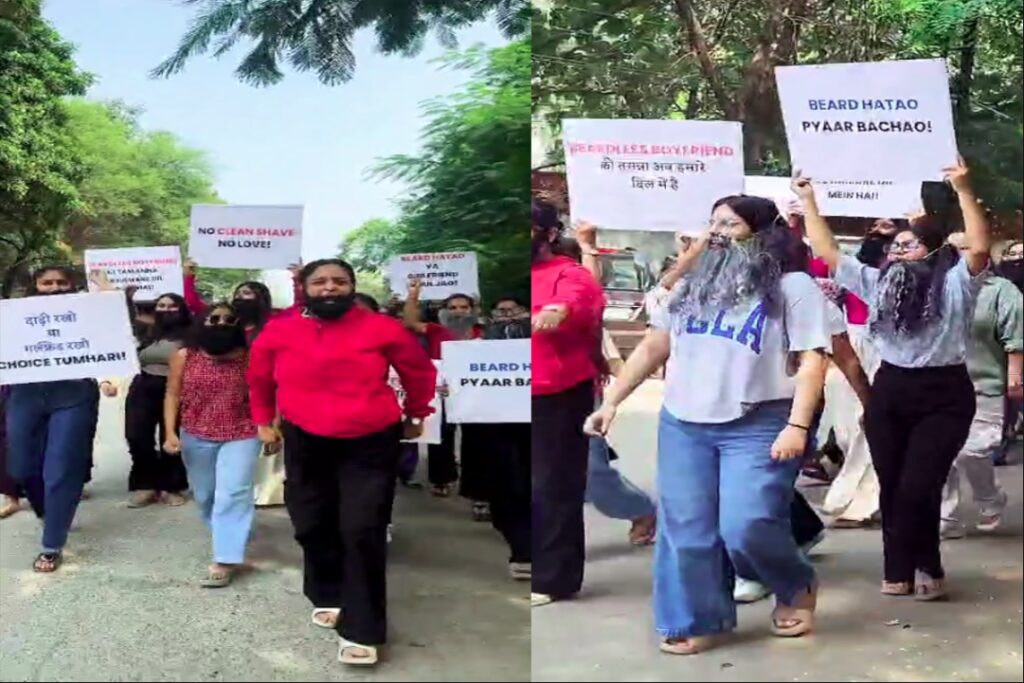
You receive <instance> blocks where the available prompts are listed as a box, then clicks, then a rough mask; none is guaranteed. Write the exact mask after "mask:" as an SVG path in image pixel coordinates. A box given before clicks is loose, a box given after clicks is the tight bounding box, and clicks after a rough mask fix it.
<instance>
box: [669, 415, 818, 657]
mask: <svg viewBox="0 0 1024 683" xmlns="http://www.w3.org/2000/svg"><path fill="white" fill-rule="evenodd" d="M790 407H791V404H790V402H789V401H778V402H771V403H763V404H761V405H759V406H757V407H756V408H755V409H754V410H752V411H751V412H750V413H748V414H747V415H745V416H743V417H742V418H740V419H738V420H734V421H732V422H727V423H725V424H696V423H692V422H682V421H680V420H677V419H676V418H675V417H673V416H672V415H670V414H669V413H668V412H666V411H664V410H663V411H662V414H661V424H660V427H659V431H658V492H659V493H658V497H659V509H658V536H657V542H656V544H655V551H654V615H655V623H656V627H657V629H658V633H660V634H661V636H662V637H664V638H686V637H693V636H706V635H711V634H715V633H723V632H727V631H731V630H733V629H734V628H736V606H735V603H734V602H733V595H732V590H733V582H734V580H733V573H732V569H731V568H730V566H729V562H728V560H732V565H733V566H734V567H735V568H736V573H738V574H739V575H740V576H757V577H759V579H760V580H761V581H762V582H763V583H764V584H765V585H767V586H768V587H769V588H770V589H771V590H772V591H773V592H774V593H775V595H776V596H777V597H778V599H779V601H780V602H781V603H783V604H790V603H791V602H792V601H793V599H794V598H795V597H796V596H797V595H798V594H799V593H801V592H803V591H805V590H806V589H807V588H808V587H809V586H810V585H811V584H812V583H813V582H814V570H813V569H812V568H811V565H810V564H808V563H807V561H806V559H804V557H803V556H802V555H801V554H800V551H799V550H798V548H797V545H796V541H794V540H793V531H792V529H791V528H790V504H791V502H792V500H793V486H794V484H795V482H796V477H797V474H798V473H799V471H800V463H801V460H800V459H799V458H794V459H793V460H787V461H785V462H776V461H774V460H772V458H771V446H772V444H773V443H774V441H775V439H776V437H777V436H778V435H779V432H781V431H782V429H783V428H784V427H785V426H786V422H787V421H788V418H789V411H790ZM727 554H728V558H727Z"/></svg>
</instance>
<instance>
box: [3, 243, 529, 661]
mask: <svg viewBox="0 0 1024 683" xmlns="http://www.w3.org/2000/svg"><path fill="white" fill-rule="evenodd" d="M83 275H84V274H82V273H79V272H76V270H75V269H73V268H69V267H63V266H47V267H43V268H40V269H38V270H37V271H36V272H35V273H33V275H32V281H31V286H30V288H29V291H28V292H27V294H28V295H29V296H50V295H60V294H68V293H72V292H75V291H79V290H80V288H81V285H82V282H83V280H84V279H85V278H84V277H83ZM293 276H294V283H295V303H294V304H293V305H292V306H291V307H289V308H287V309H282V310H278V309H274V308H273V307H272V301H271V295H270V292H269V290H268V289H267V287H266V286H265V285H263V284H262V283H260V282H245V283H243V284H240V285H239V286H238V287H237V288H236V289H235V290H234V293H233V297H232V299H231V301H228V302H217V303H207V302H206V301H204V300H203V297H202V296H201V295H200V294H199V292H198V288H197V285H196V274H195V268H194V265H192V264H190V265H189V267H188V268H187V270H186V275H185V282H184V283H183V284H184V287H183V291H184V296H178V295H176V294H163V295H160V296H158V297H157V298H156V299H155V301H150V302H142V303H135V302H133V294H134V291H133V288H128V289H127V290H126V291H125V294H126V298H127V302H126V303H127V306H128V309H129V314H130V319H131V321H132V328H133V333H134V336H135V342H136V344H135V345H136V347H137V350H138V361H139V368H140V372H139V373H138V374H137V375H136V376H135V377H134V378H132V380H131V383H130V386H129V388H128V392H127V396H126V397H125V434H124V436H125V440H126V442H127V445H128V451H129V453H130V457H131V463H132V466H131V473H130V476H129V478H128V482H127V487H128V491H129V492H130V498H129V503H128V505H129V507H130V508H141V507H145V506H149V505H152V504H155V503H158V502H163V503H165V504H167V505H171V506H179V505H183V504H185V503H186V502H187V500H188V498H189V497H191V498H193V499H194V500H195V503H196V505H197V507H198V510H199V513H200V515H201V518H202V520H203V522H204V523H205V525H206V526H207V528H208V529H209V531H210V535H211V541H212V563H211V564H210V565H209V567H208V569H207V571H206V573H205V575H203V576H202V577H201V578H200V584H201V585H202V586H203V587H207V588H223V587H226V586H228V585H229V584H231V583H232V581H233V580H234V579H236V578H237V577H238V575H239V573H240V571H241V570H242V569H243V568H244V567H245V564H246V560H247V557H246V548H247V545H248V542H249V538H250V533H251V531H252V527H253V522H254V517H255V514H256V507H257V504H260V505H280V504H284V505H285V506H286V508H287V511H288V514H289V517H290V518H291V521H292V524H293V526H294V532H295V539H296V540H297V542H298V543H299V545H300V546H301V548H302V551H303V560H304V567H303V575H304V578H303V589H304V593H305V595H306V597H307V598H308V599H309V601H310V603H311V604H312V607H313V612H312V623H313V625H315V626H318V627H322V628H328V629H335V630H336V631H337V632H338V635H339V639H340V644H339V650H338V659H339V661H341V662H342V663H345V664H350V665H357V666H366V665H373V664H375V663H376V662H377V661H378V657H379V653H378V648H379V647H380V646H381V645H383V644H384V643H385V641H386V639H387V580H386V576H387V572H386V567H387V554H388V543H389V541H390V538H391V526H392V508H393V504H394V499H395V493H396V488H397V486H398V485H399V483H402V484H404V485H406V486H408V487H410V488H418V487H419V484H418V483H417V482H416V479H415V477H416V469H417V461H418V454H419V443H415V442H414V440H416V439H417V438H419V437H421V436H422V434H423V429H424V422H425V420H427V419H428V418H429V417H430V416H431V415H432V414H433V412H434V408H433V407H432V402H433V401H434V399H435V395H436V394H437V393H438V392H441V393H442V394H444V393H445V392H446V390H447V389H446V386H445V384H444V381H443V379H442V378H441V375H439V372H438V367H437V365H436V364H435V361H439V360H440V359H441V345H442V344H443V343H444V342H448V341H458V340H471V339H479V340H481V341H480V343H487V341H488V340H492V339H516V338H527V337H529V336H530V324H529V311H528V308H527V306H526V305H525V304H524V303H523V302H522V301H520V300H519V299H518V298H516V297H511V296H510V297H503V298H499V299H498V300H497V301H496V302H495V303H494V306H493V309H492V311H491V312H490V314H489V315H487V316H483V315H481V311H480V306H479V303H478V301H477V300H476V299H474V298H473V297H472V296H469V295H463V294H458V295H454V296H451V297H449V298H448V299H447V300H446V301H444V302H443V303H442V304H441V305H440V307H439V308H438V307H437V306H423V305H422V304H421V302H420V294H421V290H422V285H421V283H419V282H415V281H414V282H411V283H410V285H409V293H408V297H407V300H406V301H405V302H404V304H403V303H402V302H401V301H398V300H397V299H396V300H394V301H392V302H389V303H388V305H387V306H385V307H381V306H380V305H379V303H378V302H377V301H376V300H374V299H373V298H372V297H370V296H368V295H366V294H364V293H360V292H359V291H357V282H356V275H355V272H354V270H353V269H352V267H351V266H350V265H349V264H348V263H346V262H345V261H342V260H338V259H323V260H318V261H314V262H312V263H309V264H307V265H304V266H297V267H295V268H294V269H293ZM89 279H91V280H92V281H93V282H94V283H96V284H97V285H98V286H99V287H100V288H101V289H109V288H111V287H110V285H109V284H108V283H107V282H106V280H105V278H104V277H103V276H102V275H101V274H97V273H92V274H90V276H89ZM424 309H426V310H424ZM392 371H394V372H395V373H396V374H397V376H398V379H399V381H400V383H401V387H402V390H403V392H404V397H405V398H404V401H402V402H400V401H399V399H398V397H397V395H396V391H395V388H394V387H393V385H392V384H391V383H390V381H389V377H390V373H391V372H392ZM442 374H443V373H442ZM0 390H2V403H0V407H2V409H3V412H4V419H0V429H2V433H0V494H2V495H3V496H4V500H3V505H2V507H0V518H4V517H9V516H11V515H13V514H15V513H17V512H18V511H19V510H20V509H21V501H22V499H23V498H24V499H27V500H28V503H29V504H30V506H31V508H32V510H33V511H34V512H35V514H36V516H37V517H38V518H39V519H40V520H41V522H42V526H43V532H42V547H41V552H40V553H39V554H38V556H37V557H36V558H35V561H34V563H33V569H34V570H35V571H36V572H39V573H52V572H55V571H57V570H58V569H59V568H60V566H61V564H62V562H63V559H64V554H63V553H64V549H65V546H66V545H67V541H68V533H69V530H70V528H71V525H72V522H73V520H74V517H75V514H76V511H77V508H78V505H79V502H80V501H81V500H82V499H83V497H85V495H86V490H85V489H84V487H85V484H86V483H87V482H88V481H89V479H90V472H91V469H92V464H93V463H92V460H93V458H92V451H93V442H94V439H95V436H96V430H97V420H98V415H99V405H100V401H101V396H105V397H114V396H116V395H117V393H118V382H117V381H116V380H114V379H111V378H101V379H100V380H95V379H81V380H62V381H49V382H37V383H29V384H16V385H13V386H5V387H0ZM527 430H529V425H528V424H495V425H464V426H463V427H462V429H461V448H460V449H456V441H457V432H458V429H457V426H456V425H454V424H449V423H447V421H446V422H445V423H444V426H443V427H442V433H443V435H444V436H443V439H442V443H441V444H437V445H431V446H429V458H430V459H429V474H428V477H429V481H430V485H431V491H432V493H433V494H434V495H436V496H440V497H446V496H449V495H451V494H452V493H453V492H454V484H455V482H457V481H459V480H461V482H462V490H461V494H462V495H463V496H464V497H466V498H468V499H470V500H472V501H473V506H474V507H473V509H474V517H475V519H477V520H478V521H491V522H492V523H493V525H494V527H495V529H497V530H498V531H499V532H500V533H501V534H502V535H503V537H504V538H505V540H506V542H507V544H508V547H509V556H510V564H509V570H510V575H511V578H512V579H515V580H529V579H530V575H531V538H530V516H529V500H530V499H529V496H530V489H529V479H530V462H529V445H528V443H527V436H526V432H527ZM457 450H458V452H460V453H461V458H460V460H461V473H460V467H459V462H457ZM485 450H486V452H485Z"/></svg>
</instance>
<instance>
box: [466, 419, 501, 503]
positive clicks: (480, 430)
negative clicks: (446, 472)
mask: <svg viewBox="0 0 1024 683" xmlns="http://www.w3.org/2000/svg"><path fill="white" fill-rule="evenodd" d="M505 426H507V425H496V424H464V425H462V450H461V460H462V467H461V469H460V472H459V495H460V496H462V497H463V498H468V499H469V500H472V501H480V502H483V501H487V500H490V495H491V492H490V486H491V484H492V483H493V478H492V477H491V473H490V472H489V471H488V470H489V467H490V466H491V465H493V462H494V458H493V452H494V449H495V448H496V447H497V444H498V441H499V440H500V439H501V438H502V435H503V430H502V427H505Z"/></svg>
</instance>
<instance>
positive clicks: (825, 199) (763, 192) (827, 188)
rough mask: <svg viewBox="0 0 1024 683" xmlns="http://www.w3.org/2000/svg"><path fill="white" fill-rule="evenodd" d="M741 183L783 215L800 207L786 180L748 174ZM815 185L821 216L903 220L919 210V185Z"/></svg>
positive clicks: (832, 183) (870, 182)
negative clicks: (774, 205) (777, 208)
mask: <svg viewBox="0 0 1024 683" xmlns="http://www.w3.org/2000/svg"><path fill="white" fill-rule="evenodd" d="M744 181H745V183H746V189H745V190H744V192H745V193H746V194H749V195H753V196H755V197H764V198H765V199H771V200H772V201H774V202H775V203H776V204H777V205H778V207H779V211H780V212H781V213H782V214H783V215H786V214H787V212H788V211H789V207H790V206H791V205H792V204H796V205H797V206H799V204H800V202H799V200H798V199H797V196H796V195H795V194H794V193H793V191H792V190H791V189H790V187H789V184H790V179H789V178H780V177H777V176H749V175H748V176H747V177H746V178H744ZM814 186H815V190H816V196H817V200H818V209H819V210H820V211H821V213H822V215H823V216H854V217H860V218H902V217H904V216H907V215H910V214H913V213H916V212H917V211H919V210H920V208H921V184H920V183H881V182H874V181H860V182H856V181H847V182H844V181H833V182H828V181H825V182H818V181H817V180H815V181H814Z"/></svg>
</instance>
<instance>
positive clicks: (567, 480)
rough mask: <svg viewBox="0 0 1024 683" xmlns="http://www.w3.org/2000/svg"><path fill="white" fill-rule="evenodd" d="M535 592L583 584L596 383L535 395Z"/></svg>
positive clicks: (557, 593)
mask: <svg viewBox="0 0 1024 683" xmlns="http://www.w3.org/2000/svg"><path fill="white" fill-rule="evenodd" d="M532 408H533V416H532V419H533V425H532V429H531V439H530V441H531V444H530V451H531V460H532V466H533V486H532V489H533V499H532V509H533V514H532V518H533V591H534V592H535V593H542V594H544V595H551V596H554V597H556V598H564V597H569V596H571V595H573V594H575V593H578V592H579V591H580V588H582V586H583V564H584V560H585V557H586V551H585V544H584V537H583V499H584V495H585V493H586V489H587V456H588V454H589V451H588V438H587V436H586V435H585V434H584V433H583V422H584V420H586V418H587V416H588V415H589V414H590V413H591V412H593V410H594V383H593V382H592V381H588V382H584V383H582V384H579V385H577V386H575V387H573V388H572V389H569V390H567V391H563V392H561V393H558V394H551V395H547V396H534V397H533V404H532Z"/></svg>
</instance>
